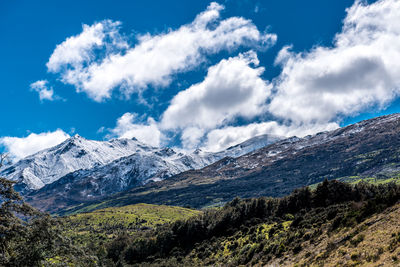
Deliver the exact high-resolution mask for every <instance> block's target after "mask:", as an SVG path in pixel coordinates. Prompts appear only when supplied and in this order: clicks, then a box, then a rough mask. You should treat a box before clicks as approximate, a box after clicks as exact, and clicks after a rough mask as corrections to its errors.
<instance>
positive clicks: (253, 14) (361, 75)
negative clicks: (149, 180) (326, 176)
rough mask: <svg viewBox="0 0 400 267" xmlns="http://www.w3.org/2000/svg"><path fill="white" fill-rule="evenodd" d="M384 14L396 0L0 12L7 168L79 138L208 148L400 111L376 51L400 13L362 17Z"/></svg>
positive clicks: (11, 5)
mask: <svg viewBox="0 0 400 267" xmlns="http://www.w3.org/2000/svg"><path fill="white" fill-rule="evenodd" d="M368 5H369V6H368ZM349 7H352V11H350V14H349V15H347V13H346V8H349ZM388 7H389V8H390V9H391V10H395V11H396V10H398V4H397V3H396V1H394V0H392V1H391V0H386V1H385V0H382V1H378V2H377V3H375V1H368V3H367V2H363V3H358V2H357V3H354V2H353V1H349V0H335V1H333V0H332V1H318V0H310V1H297V0H291V1H289V0H284V1H259V0H247V1H233V0H227V1H217V2H211V1H203V0H200V1H182V0H181V1H178V0H175V1H161V0H160V1H112V2H111V1H34V2H33V1H1V2H0V32H1V35H2V42H0V53H1V59H2V60H1V63H0V79H1V81H2V89H1V90H0V107H1V111H2V114H3V116H2V127H0V143H2V144H3V149H5V150H8V151H9V152H10V153H11V154H12V155H15V156H16V157H22V156H24V155H26V154H29V153H32V152H35V151H37V150H38V149H42V148H45V147H47V146H50V145H54V144H55V143H57V142H60V141H62V140H63V139H65V138H66V137H68V135H73V134H75V133H79V134H80V135H81V136H84V137H86V138H89V139H98V140H102V139H108V138H114V137H133V136H135V137H138V139H139V140H141V141H144V142H147V143H151V144H153V145H171V146H179V147H184V148H187V149H193V148H196V147H204V148H205V149H210V150H218V149H222V148H224V147H226V146H228V145H232V144H234V143H235V142H240V141H243V140H244V139H246V138H249V137H252V136H254V135H257V134H263V133H266V134H273V135H284V136H290V135H294V134H296V135H300V136H301V135H305V134H309V133H315V132H317V131H319V130H329V129H333V128H335V127H338V126H339V125H340V126H343V125H346V124H349V123H353V122H356V121H359V120H361V119H366V118H371V117H374V116H377V115H382V114H387V113H393V112H398V110H399V104H400V103H399V101H397V91H396V89H397V88H398V83H397V82H398V81H397V80H396V78H393V77H395V76H400V75H397V73H396V71H398V69H397V67H398V66H397V64H396V63H393V62H392V61H395V59H397V58H396V57H397V56H398V54H397V53H396V51H395V50H396V47H394V48H392V47H389V48H387V49H386V48H385V49H383V47H385V42H389V41H390V40H391V39H390V38H394V39H395V40H397V39H396V37H398V36H397V35H396V34H397V33H398V29H397V28H394V29H392V28H391V26H390V25H394V24H396V22H398V21H399V18H398V15H399V14H398V12H397V13H396V12H393V14H392V15H391V16H389V18H385V19H383V20H381V21H378V22H377V21H373V19H372V18H373V17H379V16H380V15H382V14H385V12H386V11H385V10H386V9H387V8H388ZM207 12H208V13H207ZM351 12H352V13H351ZM201 14H205V15H207V14H211V15H212V16H216V17H215V18H213V19H209V18H208V17H205V18H200V17H199V16H200V15H201ZM196 18H197V19H196ZM345 18H348V22H347V26H348V27H347V28H350V29H347V30H346V31H344V30H342V27H343V20H344V19H345ZM369 18H371V19H369ZM235 19H236V21H235ZM396 19H397V20H396ZM203 20H204V21H205V23H206V24H207V25H205V26H195V25H194V23H195V22H196V21H197V22H198V23H200V22H199V21H201V22H202V23H203V22H204V21H203ZM228 21H230V23H231V25H228V26H226V25H225V26H224V25H223V24H224V23H225V22H226V23H227V22H228ZM238 23H239V24H240V23H241V24H240V25H239V26H238ZM374 23H375V24H377V25H374ZM385 23H386V24H385ZM378 24H379V25H378ZM83 25H86V26H85V27H86V28H85V27H84V28H83ZM96 25H97V26H96ZM354 25H356V26H354ZM357 25H358V26H359V27H357ZM371 25H372V27H371ZM375 26H376V27H375ZM96 27H98V28H96ZM181 27H186V28H185V29H186V30H188V31H192V32H194V33H193V34H191V35H187V34H186V33H185V32H184V31H183V30H181V31H179V29H182V28H181ZM196 27H200V28H201V27H203V28H201V29H197V28H196ZM223 27H228V28H229V29H228V30H227V29H225V28H223ZM352 27H353V28H352ZM85 29H86V30H87V31H85ZM96 29H97V30H96ZM99 29H100V30H99ZM360 29H361V30H360ZM363 29H364V30H363ZM365 29H367V30H365ZM91 30H93V31H94V32H95V35H96V34H97V36H95V37H96V38H98V40H97V42H101V43H102V44H101V45H99V43H97V44H93V43H92V44H91V45H88V46H82V45H81V46H79V47H80V50H79V49H78V50H77V49H76V47H77V46H74V45H73V44H72V42H73V41H71V38H72V39H73V38H75V39H76V42H75V44H76V43H79V42H82V43H83V42H90V40H89V39H90V38H89V37H88V38H89V39H84V37H82V38H78V36H80V35H81V36H83V35H84V34H85V32H86V33H89V32H90V31H91ZM96 31H97V32H96ZM226 31H228V33H227V32H226ZM365 31H376V32H372V34H375V33H376V34H377V36H378V37H377V38H375V39H374V40H365V38H364V37H365V36H371V32H368V33H365ZM92 33H93V32H92ZM185 34H186V35H185ZM207 34H208V35H207ZM224 34H225V35H224ZM337 34H339V35H340V36H339V37H336V41H335V36H337ZM222 35H224V36H222ZM364 35H365V36H364ZM85 36H87V35H85ZM92 37H93V36H92ZM163 37H165V38H164V39H162V38H163ZM68 38H69V39H68ZM85 38H86V37H85ZM146 38H147V39H146ZM173 38H175V39H173ZM190 38H193V40H194V41H193V40H192V41H191V40H190ZM235 38H238V39H237V40H236V42H234V43H231V42H232V40H233V39H235ZM161 39H162V40H164V41H162V40H161ZM68 40H70V41H68ZM91 40H92V41H93V39H91ZM146 40H147V41H146ZM160 40H161V41H160ZM337 40H339V41H337ZM349 40H350V41H349ZM146 42H147V43H146ZM162 42H165V43H166V46H167V47H164V46H162V44H161V43H162ZM190 42H192V43H190ZM182 43H184V44H185V45H183V46H182ZM186 43H187V44H188V45H186ZM62 44H65V45H64V48H63V49H61V48H60V49H58V50H57V49H56V48H57V46H58V45H59V46H58V47H60V46H62ZM141 44H142V46H140V45H141ZM146 45H149V46H150V47H151V48H149V50H146V49H145V48H144V47H146ZM168 45H169V46H170V47H168ZM180 46H182V47H180ZM288 46H290V47H288ZM285 47H286V48H285ZM364 48H365V51H364ZM381 48H382V49H381ZM74 49H75V50H74ZM135 49H136V50H135ZM73 50H74V51H73ZM377 50H379V51H380V52H379V53H376V54H375V52H376V51H377ZM392 50H393V51H392ZM71 51H72V52H71ZM141 51H142V52H143V51H147V52H148V54H149V55H147V54H146V55H145V56H143V53H144V52H143V53H142V52H141ZM360 51H361V52H360ZM370 51H373V52H370ZM130 52H131V53H133V54H134V55H133V56H131V57H128V56H127V55H129V53H130ZM147 52H146V53H147ZM71 53H73V55H74V57H73V58H71V57H68V55H71ZM185 53H186V54H185ZM371 54H373V55H372V56H367V55H371ZM77 55H78V57H79V58H80V59H82V58H83V59H84V60H81V61H79V59H78V60H77ZM278 55H280V61H279V60H278V61H279V62H277V57H278ZM180 56H182V57H183V60H179V57H180ZM168 57H170V58H168ZM51 58H52V59H51ZM115 58H118V59H115ZM112 59H115V60H114V61H113V60H112ZM122 61H123V63H121V62H122ZM110 62H111V63H110ZM116 62H119V63H116ZM164 65H165V66H164ZM331 68H332V69H331ZM127 70H128V71H127ZM359 70H361V71H359ZM235 71H236V72H237V75H234V76H235V77H230V76H229V75H230V74H231V73H232V75H233V74H234V73H236V72H235ZM158 73H159V75H158ZM67 74H70V75H72V76H73V77H72V76H69V78H67ZM150 74H151V75H150ZM241 74H243V75H241ZM85 75H86V76H85ZM232 75H231V76H232ZM287 75H289V76H290V77H289V78H288V77H287ZM239 76H240V77H239ZM321 76H323V77H322V78H321ZM71 77H72V78H71ZM82 77H83V78H82ZM371 77H372V78H371ZM241 79H242V80H241ZM327 82H329V84H328V85H327V84H326V83H327ZM107 83H108V84H107ZM304 84H306V85H307V86H306V85H304ZM371 84H372V85H373V86H371ZM228 85H229V86H228ZM224 86H226V87H227V88H224ZM371 88H372V89H371ZM316 92H318V93H316ZM241 94H243V96H245V97H242V98H243V101H242V102H240V101H239V100H238V99H237V98H240V97H241ZM234 96H237V97H236V98H235V97H234ZM247 96H249V97H248V98H247ZM319 97H321V99H318V98H319ZM210 99H211V100H210ZM349 99H351V101H350V100H349ZM314 100H315V101H314ZM324 101H327V102H326V103H325V102H324ZM324 103H325V104H324ZM332 103H333V104H332ZM224 106H226V107H227V108H225V109H224V108H223V107H224ZM237 127H239V128H237ZM57 130H58V132H57V134H54V133H55V132H56V131H57ZM32 134H34V135H32ZM29 135H31V138H30V139H27V137H29Z"/></svg>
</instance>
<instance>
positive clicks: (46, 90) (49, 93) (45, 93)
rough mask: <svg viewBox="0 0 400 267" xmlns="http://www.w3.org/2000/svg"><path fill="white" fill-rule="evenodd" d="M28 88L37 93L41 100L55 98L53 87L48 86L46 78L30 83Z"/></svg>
mask: <svg viewBox="0 0 400 267" xmlns="http://www.w3.org/2000/svg"><path fill="white" fill-rule="evenodd" d="M30 88H31V90H32V91H35V92H37V93H38V94H39V99H40V101H43V100H49V101H53V100H55V98H57V97H55V95H54V90H53V88H51V87H49V86H48V82H47V81H46V80H40V81H36V82H34V83H31V85H30Z"/></svg>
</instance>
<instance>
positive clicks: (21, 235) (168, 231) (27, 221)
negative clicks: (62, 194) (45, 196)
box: [0, 179, 400, 266]
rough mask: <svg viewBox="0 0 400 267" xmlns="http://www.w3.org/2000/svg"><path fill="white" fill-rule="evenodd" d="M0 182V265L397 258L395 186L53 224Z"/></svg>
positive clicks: (132, 210)
mask: <svg viewBox="0 0 400 267" xmlns="http://www.w3.org/2000/svg"><path fill="white" fill-rule="evenodd" d="M0 182H1V183H0V184H1V187H0V188H1V190H0V195H1V196H2V201H3V202H2V206H1V210H0V211H1V215H2V216H1V217H0V218H1V222H0V230H1V232H0V237H1V251H0V256H1V257H0V260H1V262H0V266H3V265H4V266H188V265H192V266H210V265H222V266H238V265H248V266H252V265H257V264H260V265H265V264H279V265H282V266H292V265H293V266H303V265H304V266H308V265H310V264H311V265H318V266H322V265H324V266H338V265H341V266H346V265H347V266H354V265H359V264H366V263H374V264H375V263H376V264H378V263H379V264H381V263H384V264H388V263H389V265H390V264H393V263H397V262H398V257H399V255H400V205H396V203H397V202H398V201H399V200H400V186H398V185H396V184H395V183H389V184H384V185H377V186H376V185H371V184H367V183H364V182H361V183H358V184H356V185H350V184H347V183H342V182H338V181H328V180H325V181H324V182H323V183H320V184H319V185H318V186H317V187H316V189H315V190H313V191H311V190H310V189H309V188H308V187H304V188H301V189H297V190H295V191H294V192H293V193H292V194H290V195H289V196H286V197H283V198H265V197H261V198H253V199H244V200H241V199H239V198H235V199H234V200H233V201H231V202H229V203H227V204H226V205H225V206H224V207H222V208H214V209H206V210H204V211H203V212H199V211H193V210H189V209H185V208H177V207H165V206H155V205H148V204H139V205H133V206H127V207H121V208H109V209H103V210H97V211H95V212H91V213H85V214H76V215H71V216H69V217H65V218H60V219H58V220H56V219H53V218H51V217H49V216H47V215H45V214H42V213H39V212H38V211H36V210H34V209H32V208H31V207H30V206H28V205H26V204H24V203H23V202H22V201H21V198H20V197H19V195H18V194H16V193H15V191H13V189H12V183H10V182H8V181H6V180H4V179H0ZM18 214H19V215H21V214H22V215H24V216H22V217H20V218H23V219H20V218H19V217H17V216H16V215H18Z"/></svg>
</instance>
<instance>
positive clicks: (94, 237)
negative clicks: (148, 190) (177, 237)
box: [63, 204, 201, 244]
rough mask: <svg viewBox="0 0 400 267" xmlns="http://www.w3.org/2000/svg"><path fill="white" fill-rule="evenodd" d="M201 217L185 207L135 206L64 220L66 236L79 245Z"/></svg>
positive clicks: (108, 209)
mask: <svg viewBox="0 0 400 267" xmlns="http://www.w3.org/2000/svg"><path fill="white" fill-rule="evenodd" d="M199 213H201V212H200V211H197V210H192V209H186V208H182V207H173V206H164V205H151V204H135V205H129V206H123V207H116V208H106V209H99V210H95V211H93V212H88V213H80V214H75V215H71V216H68V217H65V218H63V221H64V224H65V228H64V229H66V230H65V231H66V234H67V235H68V236H70V237H72V238H73V239H74V240H76V241H77V242H78V243H81V244H87V243H90V242H92V241H107V240H110V239H112V238H113V237H115V236H116V235H117V234H119V233H121V232H128V233H129V234H131V235H133V234H135V233H136V232H137V231H142V230H146V229H151V228H154V227H156V226H158V225H162V224H165V223H170V222H174V221H177V220H183V219H187V218H190V217H192V216H195V215H197V214H199Z"/></svg>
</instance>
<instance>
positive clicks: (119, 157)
mask: <svg viewBox="0 0 400 267" xmlns="http://www.w3.org/2000/svg"><path fill="white" fill-rule="evenodd" d="M276 140H278V138H277V137H267V136H259V137H255V138H252V139H250V140H248V141H246V142H245V143H243V144H239V145H236V146H233V147H230V148H228V149H227V150H225V151H221V152H217V153H211V152H204V151H201V150H196V151H194V152H192V153H187V154H185V153H182V152H180V153H178V152H176V151H175V150H173V149H171V148H157V147H151V146H148V145H146V144H144V143H141V142H139V141H138V140H137V139H135V138H133V139H112V140H110V141H94V140H87V139H85V138H83V137H81V136H79V135H75V136H74V137H71V138H69V139H67V140H66V141H64V142H63V143H61V144H59V145H57V146H54V147H52V148H49V149H45V150H42V151H40V152H37V153H35V154H33V155H31V156H28V157H26V158H24V159H22V160H20V161H18V162H17V163H15V164H13V165H12V166H10V167H8V168H6V169H4V170H3V171H2V172H1V173H0V175H2V176H4V177H6V178H7V179H9V180H12V181H15V182H17V186H16V188H17V189H18V190H19V191H22V193H24V192H29V191H32V190H33V191H35V190H39V189H40V188H42V187H44V186H45V185H49V184H52V183H54V182H56V181H57V180H58V179H60V178H61V177H64V176H66V175H67V174H71V175H72V176H73V177H75V178H76V179H78V180H80V179H83V177H97V178H102V179H113V177H116V181H115V182H116V184H118V185H119V186H120V188H125V187H126V186H128V184H132V185H133V184H138V183H145V182H147V179H150V180H162V179H164V178H166V177H169V176H172V175H174V174H177V173H180V172H182V171H186V170H190V169H198V168H202V167H204V166H207V165H209V164H211V163H213V162H215V161H217V160H219V159H221V158H223V157H225V156H226V155H229V156H239V155H243V154H245V153H247V152H249V151H252V150H254V149H257V148H260V147H262V146H265V145H266V144H269V143H271V142H274V141H276ZM128 156H130V157H128ZM114 161H115V162H114ZM74 172H76V173H74ZM72 173H73V174H72ZM71 175H69V176H68V177H71ZM110 176H113V177H111V178H110ZM150 180H149V181H150ZM110 182H111V183H114V181H110ZM99 190H102V188H100V189H99Z"/></svg>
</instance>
